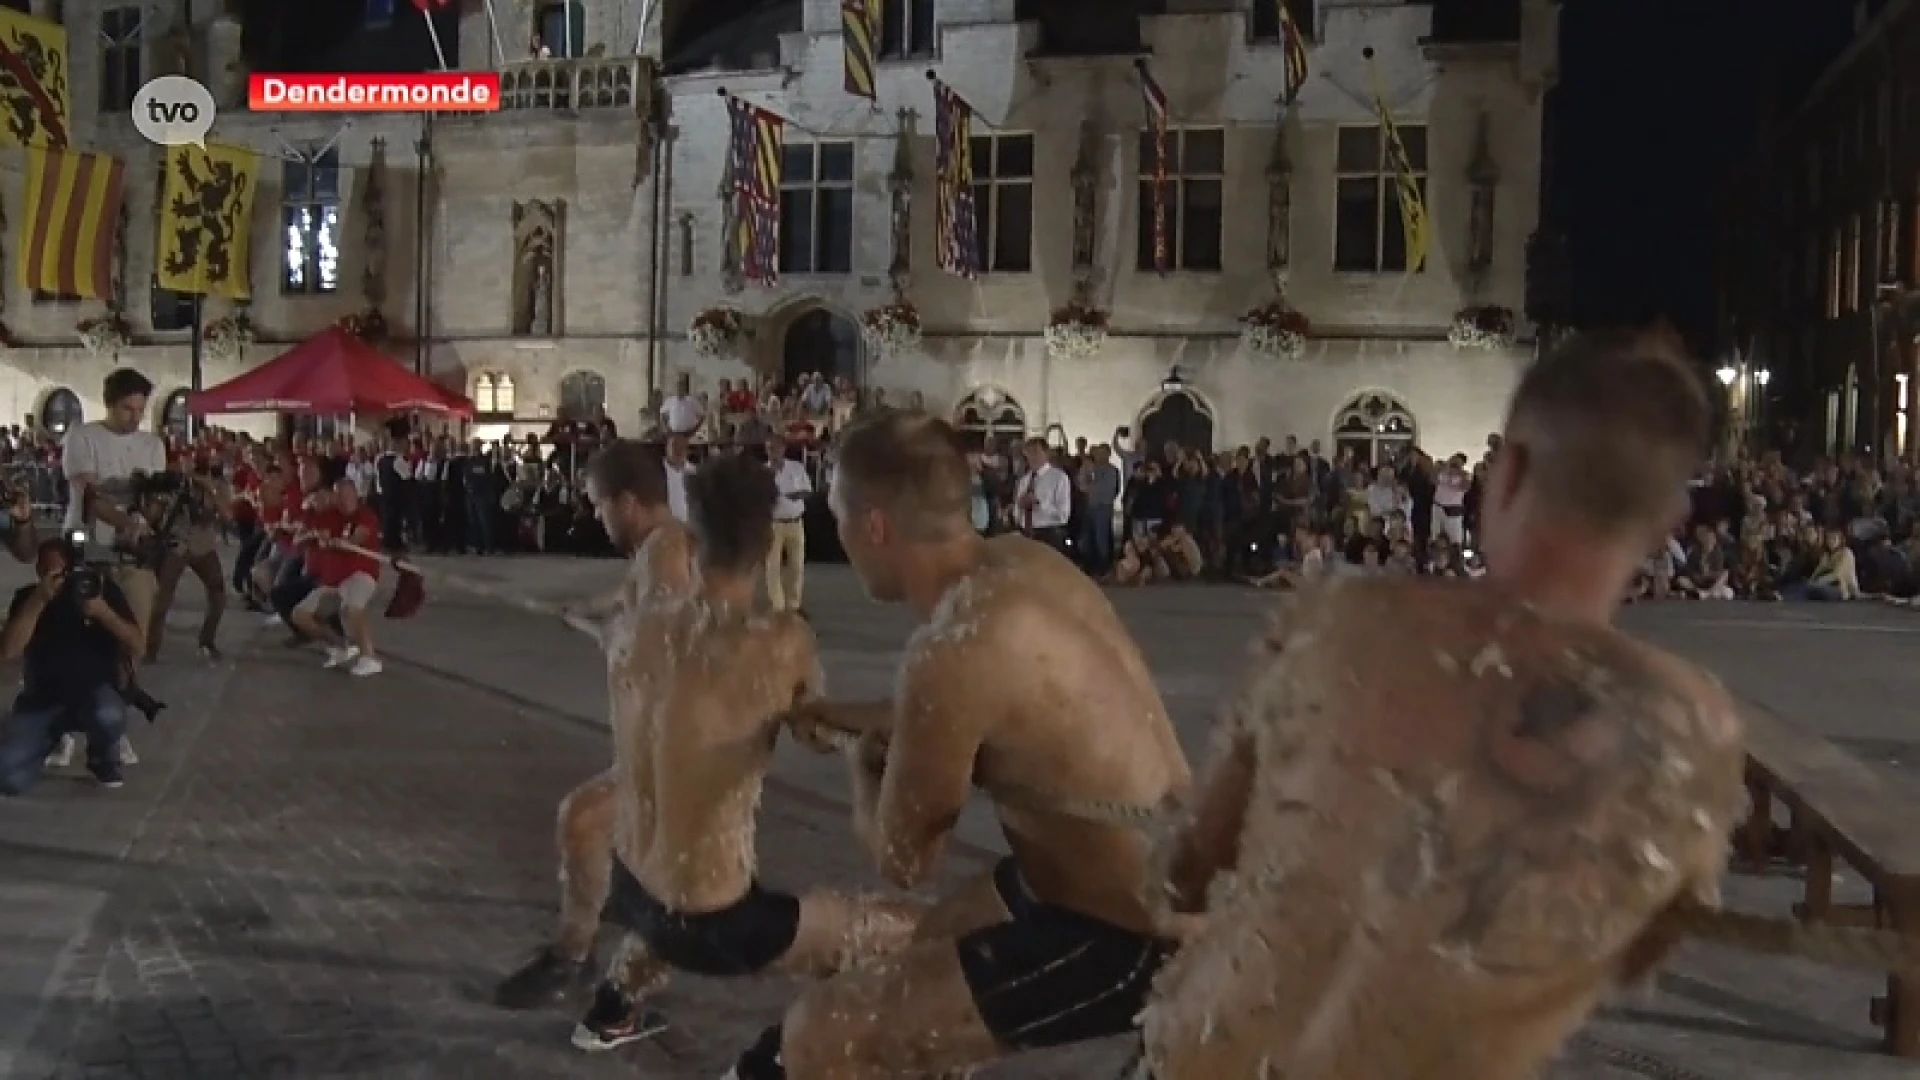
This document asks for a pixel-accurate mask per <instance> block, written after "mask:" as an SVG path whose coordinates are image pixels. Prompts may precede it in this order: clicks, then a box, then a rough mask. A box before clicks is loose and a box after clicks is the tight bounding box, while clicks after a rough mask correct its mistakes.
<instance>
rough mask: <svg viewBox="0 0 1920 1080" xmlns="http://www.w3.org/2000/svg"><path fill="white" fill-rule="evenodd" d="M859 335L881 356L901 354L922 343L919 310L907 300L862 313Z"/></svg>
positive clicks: (868, 346)
mask: <svg viewBox="0 0 1920 1080" xmlns="http://www.w3.org/2000/svg"><path fill="white" fill-rule="evenodd" d="M860 336H861V337H863V338H865V339H866V341H867V348H869V349H872V350H873V351H874V352H876V353H878V354H879V355H881V356H900V355H902V354H903V353H910V352H913V351H914V350H915V349H918V348H919V347H920V312H919V311H918V310H917V309H915V308H914V306H913V305H912V304H909V303H907V302H906V301H904V300H903V301H900V302H898V303H892V304H887V305H885V306H884V307H877V308H872V309H870V310H869V311H867V312H866V313H865V314H864V315H861V316H860Z"/></svg>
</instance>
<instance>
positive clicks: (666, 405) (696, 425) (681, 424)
mask: <svg viewBox="0 0 1920 1080" xmlns="http://www.w3.org/2000/svg"><path fill="white" fill-rule="evenodd" d="M706 418H707V414H706V410H705V409H703V408H701V407H700V399H699V398H697V397H694V396H693V379H692V378H690V377H689V376H686V375H682V376H680V382H679V385H678V386H677V387H676V388H675V389H674V392H673V396H672V397H669V398H668V399H667V400H666V401H665V402H663V403H662V404H661V406H660V427H661V428H662V429H663V430H665V431H666V433H667V434H669V435H687V436H691V435H692V434H693V433H694V432H696V431H698V430H700V425H701V423H702V422H704V421H705V420H706ZM675 516H676V517H679V516H680V515H677V514H676V515H675ZM680 520H681V521H685V520H686V518H684V517H680Z"/></svg>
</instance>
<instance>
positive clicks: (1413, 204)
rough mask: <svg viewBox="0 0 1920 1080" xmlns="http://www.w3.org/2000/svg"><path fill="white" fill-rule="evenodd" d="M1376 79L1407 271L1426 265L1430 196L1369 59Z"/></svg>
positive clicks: (1376, 102)
mask: <svg viewBox="0 0 1920 1080" xmlns="http://www.w3.org/2000/svg"><path fill="white" fill-rule="evenodd" d="M1367 66H1368V68H1369V69H1370V70H1369V72H1368V74H1369V75H1370V76H1371V77H1372V79H1373V108H1374V112H1375V113H1376V114H1378V116H1379V117H1380V138H1381V139H1382V141H1384V143H1385V144H1386V151H1387V164H1388V165H1389V166H1390V167H1391V168H1392V169H1393V186H1394V192H1395V194H1396V195H1397V196H1398V198H1397V200H1396V201H1397V202H1399V204H1400V228H1401V230H1402V232H1403V233H1404V234H1405V236H1406V242H1407V272H1408V273H1410V274H1411V273H1414V272H1415V271H1418V270H1421V269H1423V268H1425V267H1426V265H1427V196H1426V193H1425V192H1423V191H1421V190H1420V178H1419V176H1418V175H1417V174H1416V173H1415V172H1414V168H1413V159H1412V158H1411V157H1408V156H1407V145H1406V143H1404V142H1402V141H1401V140H1400V126H1399V125H1398V124H1395V123H1394V122H1393V110H1392V109H1390V108H1388V107H1387V96H1386V92H1385V91H1384V90H1383V89H1382V88H1381V86H1380V73H1379V71H1378V70H1373V69H1372V68H1373V61H1372V60H1368V61H1367Z"/></svg>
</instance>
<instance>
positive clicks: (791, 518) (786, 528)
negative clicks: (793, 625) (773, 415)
mask: <svg viewBox="0 0 1920 1080" xmlns="http://www.w3.org/2000/svg"><path fill="white" fill-rule="evenodd" d="M767 467H768V468H770V469H772V470H773V483H774V486H775V487H776V488H778V489H779V490H780V497H779V498H778V499H777V500H775V502H774V504H773V549H772V550H771V551H769V552H767V602H768V606H769V607H771V608H772V609H773V610H774V611H776V612H779V611H792V612H796V613H799V614H805V612H803V611H801V609H800V599H801V590H802V588H803V587H804V586H805V585H806V582H807V526H806V516H807V496H808V495H811V494H813V478H812V477H810V476H808V475H807V467H806V465H805V464H803V463H801V462H798V461H795V460H793V459H792V458H789V457H788V456H787V440H785V439H783V438H781V437H780V436H778V435H775V436H773V437H771V438H769V439H768V440H767Z"/></svg>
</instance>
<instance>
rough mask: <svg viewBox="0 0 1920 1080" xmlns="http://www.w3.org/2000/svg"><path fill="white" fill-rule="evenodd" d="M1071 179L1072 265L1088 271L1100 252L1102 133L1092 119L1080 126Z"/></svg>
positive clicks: (1092, 266) (1082, 270)
mask: <svg viewBox="0 0 1920 1080" xmlns="http://www.w3.org/2000/svg"><path fill="white" fill-rule="evenodd" d="M1068 180H1069V181H1070V182H1071V183H1072V185H1073V268H1074V270H1076V271H1080V272H1083V273H1088V272H1091V271H1092V270H1093V268H1094V261H1095V256H1096V255H1098V254H1099V244H1098V236H1099V215H1100V190H1099V189H1100V134H1099V132H1098V131H1097V130H1095V128H1094V126H1093V123H1092V121H1088V122H1087V123H1086V124H1085V125H1084V126H1082V128H1081V129H1080V154H1079V156H1078V157H1077V158H1075V159H1074V162H1073V172H1072V173H1071V174H1070V175H1069V177H1068Z"/></svg>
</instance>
